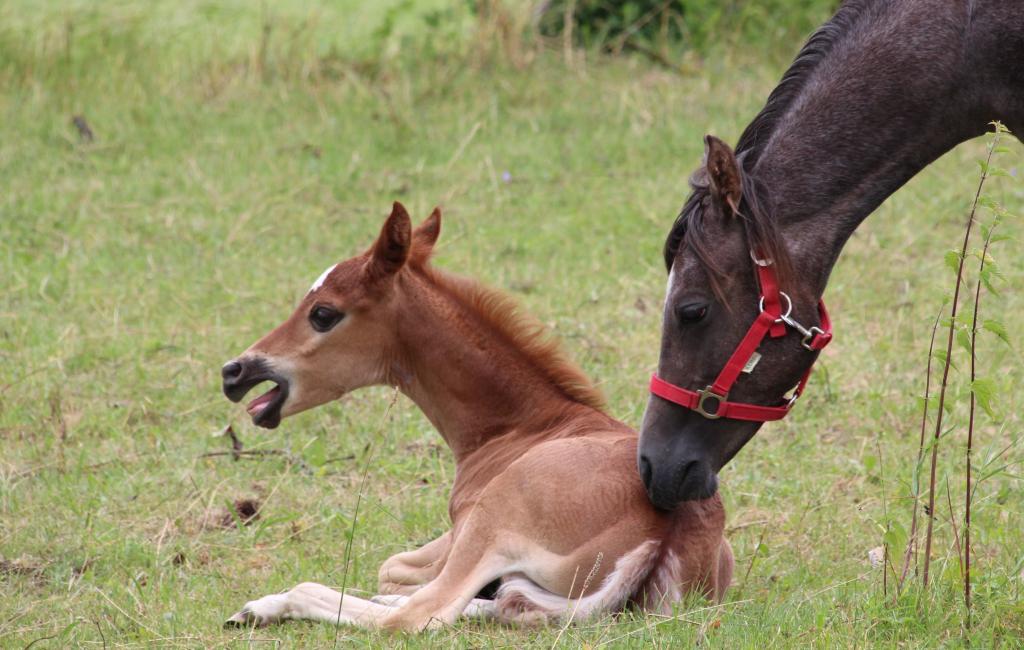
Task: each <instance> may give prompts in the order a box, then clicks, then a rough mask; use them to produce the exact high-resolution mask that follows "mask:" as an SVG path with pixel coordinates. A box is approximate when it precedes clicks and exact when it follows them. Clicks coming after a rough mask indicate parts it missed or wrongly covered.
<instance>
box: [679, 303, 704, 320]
mask: <svg viewBox="0 0 1024 650" xmlns="http://www.w3.org/2000/svg"><path fill="white" fill-rule="evenodd" d="M707 313H708V306H707V304H705V303H699V302H698V303H691V304H688V305H683V306H681V307H679V308H678V309H677V310H676V316H677V317H678V318H679V321H680V322H681V323H696V322H697V321H699V320H701V319H702V318H704V317H705V316H706V315H707Z"/></svg>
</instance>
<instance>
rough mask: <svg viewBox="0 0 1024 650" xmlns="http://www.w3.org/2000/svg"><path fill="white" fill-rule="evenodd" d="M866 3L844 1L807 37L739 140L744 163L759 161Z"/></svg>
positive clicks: (848, 31) (753, 164)
mask: <svg viewBox="0 0 1024 650" xmlns="http://www.w3.org/2000/svg"><path fill="white" fill-rule="evenodd" d="M866 4H867V3H866V2H865V1H864V0H846V1H845V2H843V4H842V6H840V7H839V10H838V11H836V13H835V15H834V16H832V18H831V19H829V21H828V22H826V23H825V24H824V25H822V26H821V27H819V28H818V30H817V31H815V32H814V33H813V34H812V35H811V37H810V38H809V39H807V42H806V43H804V46H803V47H802V48H800V52H799V53H798V54H797V55H796V58H795V59H794V60H793V63H792V64H790V66H789V69H788V70H786V73H785V74H784V75H782V81H780V82H779V85H777V86H776V87H775V89H774V90H772V92H771V93H770V94H769V95H768V101H766V102H765V104H764V108H762V109H761V111H760V112H759V113H758V114H757V117H755V118H754V120H753V121H752V122H751V123H750V124H748V125H747V128H745V129H743V133H742V135H740V139H739V141H738V142H737V143H736V155H737V156H739V155H740V154H744V153H745V154H746V161H745V162H746V164H747V166H749V167H750V168H751V169H753V168H754V166H755V165H756V164H757V161H758V159H759V158H760V155H761V152H762V151H763V149H764V146H765V144H767V142H768V139H769V138H770V137H771V134H772V133H773V132H774V131H775V128H776V127H777V126H778V123H779V120H780V119H781V118H782V117H783V116H784V115H785V114H786V112H787V111H788V110H789V107H790V106H792V105H793V101H794V100H795V99H796V98H797V97H798V96H799V95H800V93H801V91H803V89H804V86H805V85H806V83H807V79H808V77H810V76H811V73H812V72H814V70H815V69H817V67H818V65H819V64H820V63H821V62H822V61H823V60H824V59H825V57H826V56H828V55H829V53H830V52H832V49H833V47H834V46H835V44H836V43H837V42H838V41H839V40H840V39H841V38H842V37H843V36H844V35H846V34H848V33H850V31H852V29H853V26H854V24H855V23H856V21H857V18H858V17H859V16H861V15H862V13H863V10H864V8H865V7H866ZM744 171H746V170H744Z"/></svg>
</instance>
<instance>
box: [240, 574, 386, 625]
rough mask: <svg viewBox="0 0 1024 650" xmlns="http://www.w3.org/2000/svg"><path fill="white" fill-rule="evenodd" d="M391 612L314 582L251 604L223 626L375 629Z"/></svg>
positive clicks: (382, 606) (247, 604) (381, 606)
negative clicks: (304, 624)
mask: <svg viewBox="0 0 1024 650" xmlns="http://www.w3.org/2000/svg"><path fill="white" fill-rule="evenodd" d="M393 611H394V609H393V608H391V607H388V606H387V605H381V604H378V603H374V602H371V601H368V600H364V599H362V598H356V597H355V596H351V595H346V596H345V598H344V600H342V598H341V592H338V591H335V590H334V589H331V588H330V587H325V586H324V585H321V584H317V583H315V582H303V583H302V584H300V585H298V586H296V587H294V588H292V589H289V590H288V591H286V592H284V593H280V594H271V595H269V596H264V597H263V598H260V599H258V600H252V601H249V602H248V603H246V604H245V606H244V607H242V609H241V611H239V612H238V613H237V614H235V615H234V616H232V617H231V618H229V619H228V620H227V622H226V623H225V625H257V626H261V627H262V626H264V625H269V624H271V623H278V622H280V621H283V620H289V619H290V620H299V619H305V620H310V621H321V622H324V623H342V624H346V623H347V624H353V625H358V626H361V627H375V626H376V624H377V621H378V620H380V619H381V618H382V617H384V616H386V615H388V614H390V613H391V612H393Z"/></svg>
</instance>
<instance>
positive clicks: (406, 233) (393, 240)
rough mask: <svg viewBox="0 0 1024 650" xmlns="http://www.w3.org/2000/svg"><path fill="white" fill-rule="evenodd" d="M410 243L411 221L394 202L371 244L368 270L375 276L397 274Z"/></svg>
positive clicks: (400, 205) (405, 212)
mask: <svg viewBox="0 0 1024 650" xmlns="http://www.w3.org/2000/svg"><path fill="white" fill-rule="evenodd" d="M411 243H412V220H411V219H409V213H408V212H407V211H406V210H405V206H404V205H402V204H401V203H399V202H398V201H395V204H394V205H393V206H392V207H391V216H390V217H388V219H387V221H385V222H384V227H382V228H381V229H380V235H379V236H378V237H377V241H376V242H374V244H373V249H372V250H371V252H370V262H369V266H368V267H367V268H368V270H369V271H370V272H371V273H372V274H373V275H377V276H385V275H391V274H393V273H397V272H398V270H399V269H401V268H402V265H403V264H405V260H406V259H407V258H408V257H409V246H410V245H411Z"/></svg>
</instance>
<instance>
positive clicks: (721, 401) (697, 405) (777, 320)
mask: <svg viewBox="0 0 1024 650" xmlns="http://www.w3.org/2000/svg"><path fill="white" fill-rule="evenodd" d="M751 257H752V258H753V260H754V263H755V264H756V265H757V275H758V279H759V280H760V281H761V301H760V304H759V308H760V311H761V313H759V314H758V315H757V319H755V320H754V323H753V324H752V325H751V326H750V329H749V330H747V334H746V336H744V337H743V340H742V341H740V344H739V345H738V346H736V350H735V351H734V352H733V353H732V356H731V357H729V360H728V361H727V362H726V363H725V367H724V368H722V372H720V373H718V378H716V379H715V381H714V383H713V384H711V385H710V386H708V387H707V388H704V389H703V390H696V391H694V390H688V389H686V388H682V387H681V386H676V385H675V384H670V383H669V382H667V381H665V380H664V379H661V378H660V377H658V375H657V374H654V375H651V392H652V393H653V394H655V395H657V396H658V397H660V398H662V399H664V400H667V401H669V402H672V403H673V404H678V405H679V406H682V407H683V408H688V409H692V410H694V411H697V412H698V413H700V414H701V415H703V416H704V417H706V418H708V419H709V420H717V419H718V418H728V419H731V420H747V421H750V422H769V421H772V420H781V419H782V418H784V417H786V414H787V413H789V410H790V408H792V406H793V404H794V403H795V402H796V400H797V398H798V397H800V394H801V393H803V392H804V387H805V386H807V380H808V379H809V378H810V376H811V369H812V368H813V367H814V364H813V363H812V364H811V367H809V368H807V372H805V373H804V376H803V377H801V378H800V383H798V384H797V386H796V389H795V390H794V391H793V395H792V396H790V397H789V398H788V399H787V400H786V402H785V404H782V405H781V406H758V405H756V404H746V403H744V402H730V401H729V391H730V390H732V386H733V384H735V383H736V380H737V379H738V378H739V376H740V373H741V372H743V369H744V368H745V367H746V366H747V365H748V364H749V363H750V362H751V357H752V356H753V354H754V353H755V352H756V351H757V348H758V346H760V345H761V341H763V340H764V338H765V337H766V336H770V337H771V338H779V337H780V336H785V335H786V327H787V326H788V327H791V328H793V329H794V330H796V331H797V332H799V333H800V334H801V336H803V341H801V344H802V345H803V346H804V347H805V348H807V350H809V351H811V352H818V351H819V350H821V349H823V348H824V347H825V346H826V345H828V343H829V341H831V340H832V321H831V320H830V319H829V317H828V310H827V309H825V301H824V300H822V301H820V302H819V303H818V314H819V317H820V318H821V326H820V327H804V326H803V325H801V324H800V323H798V322H797V321H796V320H795V319H793V318H792V317H791V316H790V313H791V312H792V311H793V302H792V301H791V300H790V299H789V296H787V295H786V294H785V293H783V292H781V291H779V283H778V281H777V279H776V278H775V272H774V271H773V270H772V266H771V265H772V263H771V260H759V259H757V257H755V256H754V255H753V253H751ZM783 300H785V303H786V309H785V311H783V310H782V301H783Z"/></svg>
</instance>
